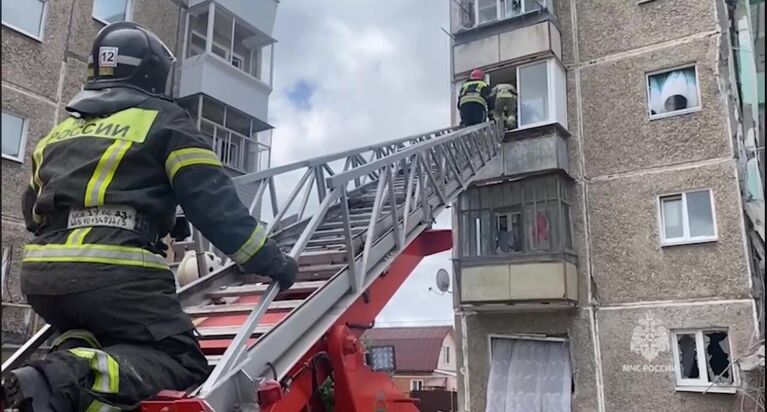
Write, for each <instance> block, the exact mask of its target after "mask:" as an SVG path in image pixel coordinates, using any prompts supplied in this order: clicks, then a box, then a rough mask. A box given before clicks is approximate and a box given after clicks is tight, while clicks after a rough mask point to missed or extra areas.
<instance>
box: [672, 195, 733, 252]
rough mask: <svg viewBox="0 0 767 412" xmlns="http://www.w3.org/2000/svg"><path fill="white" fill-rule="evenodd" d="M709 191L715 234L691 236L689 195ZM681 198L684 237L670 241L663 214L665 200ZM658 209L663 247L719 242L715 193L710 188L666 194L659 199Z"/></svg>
mask: <svg viewBox="0 0 767 412" xmlns="http://www.w3.org/2000/svg"><path fill="white" fill-rule="evenodd" d="M703 191H708V195H709V199H710V203H711V219H712V223H713V225H714V234H713V235H707V236H690V216H689V213H688V210H687V194H688V193H695V192H703ZM676 196H681V198H682V228H683V234H682V237H676V238H671V239H668V238H666V226H665V225H666V223H665V216H664V214H663V199H664V198H669V197H676ZM657 209H658V232H659V234H660V235H659V239H660V245H661V246H675V245H690V244H696V243H708V242H716V241H718V240H719V230H718V228H717V224H716V203H715V202H714V191H713V190H711V189H710V188H700V189H690V190H685V191H682V192H672V193H664V194H661V195H658V197H657Z"/></svg>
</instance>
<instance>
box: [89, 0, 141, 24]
mask: <svg viewBox="0 0 767 412" xmlns="http://www.w3.org/2000/svg"><path fill="white" fill-rule="evenodd" d="M132 2H133V1H132V0H93V13H92V14H91V15H92V16H93V18H94V19H96V20H98V21H100V22H102V23H104V24H109V23H114V22H117V21H127V20H130V18H131V9H132V7H131V3H132Z"/></svg>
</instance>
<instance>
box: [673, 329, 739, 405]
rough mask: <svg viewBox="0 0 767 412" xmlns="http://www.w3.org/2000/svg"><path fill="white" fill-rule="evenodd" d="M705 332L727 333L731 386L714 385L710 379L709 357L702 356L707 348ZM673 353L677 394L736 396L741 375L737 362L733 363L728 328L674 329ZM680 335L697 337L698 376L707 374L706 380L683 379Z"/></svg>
mask: <svg viewBox="0 0 767 412" xmlns="http://www.w3.org/2000/svg"><path fill="white" fill-rule="evenodd" d="M704 332H725V333H727V346H728V348H729V349H730V352H729V355H730V359H731V360H730V363H731V364H732V366H730V367H729V370H730V373H731V375H732V383H729V384H721V383H719V384H717V383H712V382H711V381H709V379H708V356H701V354H704V355H706V348H705V346H704V338H703V333H704ZM670 335H671V352H672V355H673V358H674V385H675V387H674V389H675V390H676V391H677V392H708V393H730V394H734V393H736V392H737V389H738V386H739V385H740V374H739V371H738V368H737V366H738V364H737V362H733V361H732V359H733V351H732V341H731V339H730V331H729V329H728V328H719V327H712V328H703V329H674V330H671V334H670ZM678 335H694V336H695V351H696V353H697V355H698V356H696V358H697V361H698V374H699V376H704V375H703V373H705V376H706V378H705V379H702V378H698V379H688V378H682V371H681V369H680V368H679V356H680V355H679V341H678V338H677V336H678Z"/></svg>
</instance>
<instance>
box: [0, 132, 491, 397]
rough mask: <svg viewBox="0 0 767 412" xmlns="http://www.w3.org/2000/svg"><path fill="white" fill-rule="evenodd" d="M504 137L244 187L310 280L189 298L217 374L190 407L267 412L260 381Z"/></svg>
mask: <svg viewBox="0 0 767 412" xmlns="http://www.w3.org/2000/svg"><path fill="white" fill-rule="evenodd" d="M500 136H501V133H500V130H499V128H498V126H497V125H496V124H494V123H492V122H487V123H483V124H480V125H475V126H471V127H467V128H462V129H457V128H447V129H441V130H436V131H432V132H429V133H425V134H420V135H415V136H410V137H406V138H402V139H397V140H392V141H388V142H384V143H380V144H377V145H371V146H366V147H362V148H359V149H355V150H350V151H346V152H342V153H337V154H333V155H327V156H321V157H318V158H315V159H311V160H307V161H302V162H297V163H293V164H289V165H285V166H280V167H275V168H272V169H269V170H265V171H262V172H257V173H252V174H248V175H243V176H238V177H236V178H234V180H235V182H236V183H237V185H238V186H240V187H242V186H241V185H247V186H249V187H251V188H253V191H254V196H253V198H252V201H251V203H250V207H249V210H250V211H251V213H252V214H254V213H255V216H256V217H258V218H259V220H262V221H265V222H268V223H267V224H266V230H267V232H268V233H270V235H271V237H272V238H273V239H275V240H276V241H277V242H278V244H280V246H281V247H283V249H284V250H286V251H288V250H289V253H290V255H291V256H293V257H294V258H296V260H297V261H298V263H299V268H300V271H299V272H300V273H299V277H298V279H297V282H296V284H295V285H294V286H293V287H292V288H291V289H289V290H287V291H279V289H278V286H277V285H276V284H271V283H269V280H268V279H267V278H263V277H260V276H255V275H244V274H242V273H240V271H239V270H238V268H236V267H235V266H234V265H233V264H232V262H231V261H229V260H227V261H226V264H225V265H224V267H223V268H221V269H220V270H218V271H215V272H213V273H211V274H208V275H206V276H204V277H202V278H200V279H198V280H196V281H194V282H192V283H190V284H188V285H186V286H184V287H182V288H181V289H179V291H178V294H179V297H180V299H181V301H182V304H183V305H184V307H185V310H186V312H187V313H189V315H190V316H192V318H193V320H194V322H195V325H196V326H197V330H198V331H199V333H200V335H201V336H200V345H201V347H202V348H203V351H204V352H205V354H206V356H207V357H208V359H209V362H210V364H211V365H212V366H214V367H213V371H212V373H211V374H210V376H209V377H208V379H207V381H206V382H205V383H204V384H203V385H201V386H200V387H199V388H197V389H196V390H195V391H194V392H192V393H190V394H189V395H191V396H194V397H197V398H200V399H203V400H204V401H205V402H206V403H207V404H208V405H209V406H210V408H211V409H212V410H214V411H227V410H232V407H233V406H234V405H235V404H236V405H238V406H239V408H241V409H247V410H257V406H256V399H255V396H256V392H255V390H254V388H255V387H256V386H258V384H259V382H260V380H261V379H264V378H274V379H277V380H280V379H282V378H284V377H285V376H286V375H287V374H288V373H289V372H290V370H291V368H293V367H294V366H295V365H296V363H297V362H298V361H299V360H300V359H301V357H302V356H303V355H304V354H305V353H306V352H307V351H308V350H309V349H310V348H311V347H312V345H314V344H315V343H316V342H317V341H318V340H319V339H320V338H321V337H322V336H323V335H324V334H325V333H327V331H328V329H329V328H330V326H331V325H333V323H334V322H335V320H336V319H337V318H338V317H339V316H341V314H343V313H344V311H345V310H346V309H347V308H348V307H349V306H350V305H351V304H352V303H353V302H354V301H355V300H357V299H358V298H359V297H360V296H361V295H362V294H363V292H364V291H365V290H366V289H367V288H368V286H369V285H370V284H371V283H372V282H373V281H374V280H375V279H376V278H377V277H378V276H379V275H380V274H381V273H382V272H383V271H384V270H385V269H386V268H387V267H388V266H389V265H390V264H391V262H392V261H393V260H394V259H395V258H396V257H397V256H398V255H399V254H400V253H401V252H402V251H403V250H404V249H405V248H406V247H407V245H408V244H409V243H410V242H411V241H413V239H415V238H416V237H417V236H418V235H419V234H420V233H422V232H423V231H424V230H426V229H428V228H429V227H430V226H431V224H432V223H433V221H434V217H435V216H436V215H437V214H438V213H440V212H441V211H443V210H444V209H445V208H446V207H448V206H449V205H450V203H451V202H452V201H454V200H455V199H456V198H457V196H458V195H459V194H460V193H461V192H462V191H463V190H465V189H466V188H467V187H468V185H469V184H470V183H471V182H472V180H473V179H474V178H475V177H476V176H477V175H478V172H479V171H480V170H481V169H482V168H483V167H484V166H485V165H486V164H487V162H488V161H490V160H491V159H492V158H493V157H494V156H496V155H497V154H498V152H499V144H500ZM283 189H284V190H283ZM267 191H268V192H269V196H268V198H267V197H266V192H267ZM286 193H287V195H286ZM297 201H298V202H297ZM264 216H268V217H269V218H264ZM286 217H287V218H286ZM195 232H196V230H195ZM196 236H198V237H201V235H200V234H199V233H196ZM202 241H203V242H205V243H204V244H205V247H206V248H207V249H208V250H209V251H213V252H218V251H216V250H215V249H214V248H213V246H212V245H210V244H209V242H206V241H205V240H204V239H203V240H202ZM52 334H53V331H52V330H51V328H50V327H49V326H45V327H44V328H43V329H42V330H41V331H40V332H38V333H37V334H36V335H35V336H34V337H33V338H32V339H31V340H30V341H28V342H27V343H26V344H25V345H24V346H22V348H20V349H19V350H18V351H17V352H16V353H15V354H14V355H13V356H12V357H11V358H10V359H9V360H8V361H6V362H5V363H4V364H3V367H2V371H3V374H5V373H6V372H7V371H9V370H11V369H13V368H15V367H18V366H19V365H20V364H21V363H22V362H23V361H24V359H26V358H27V357H28V356H29V355H30V354H31V353H32V352H33V351H34V350H35V348H37V347H39V346H40V345H41V344H42V343H43V342H45V340H46V339H48V338H49V337H50V336H51V335H52Z"/></svg>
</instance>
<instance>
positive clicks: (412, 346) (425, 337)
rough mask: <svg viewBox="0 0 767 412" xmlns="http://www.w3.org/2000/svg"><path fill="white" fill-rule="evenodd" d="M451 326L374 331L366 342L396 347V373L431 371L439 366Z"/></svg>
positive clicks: (365, 338)
mask: <svg viewBox="0 0 767 412" xmlns="http://www.w3.org/2000/svg"><path fill="white" fill-rule="evenodd" d="M452 331H453V327H452V326H425V327H423V326H419V327H400V328H373V329H370V330H368V331H367V332H365V334H364V335H363V339H364V340H365V342H366V343H367V344H368V345H372V346H394V357H395V361H396V363H397V372H432V371H434V370H435V369H437V365H438V364H439V354H440V351H441V350H442V342H443V341H444V340H445V336H447V334H448V333H451V332H452Z"/></svg>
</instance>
